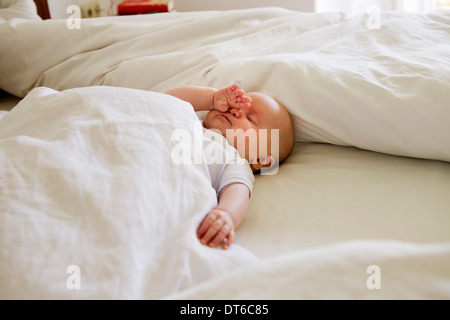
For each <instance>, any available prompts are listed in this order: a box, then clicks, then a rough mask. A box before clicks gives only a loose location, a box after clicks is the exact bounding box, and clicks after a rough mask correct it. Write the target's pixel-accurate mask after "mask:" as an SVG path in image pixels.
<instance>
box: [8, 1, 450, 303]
mask: <svg viewBox="0 0 450 320" xmlns="http://www.w3.org/2000/svg"><path fill="white" fill-rule="evenodd" d="M1 6H2V8H1V9H0V48H1V50H0V89H1V90H2V94H1V98H0V107H1V108H0V177H1V183H0V214H1V218H0V239H1V242H0V297H1V298H2V299H158V300H206V299H218V300H241V299H243V300H246V299H248V300H253V299H256V300H267V299H274V300H281V299H286V300H292V299H293V300H297V299H299V300H300V299H355V300H358V299H443V300H446V299H449V298H450V196H449V195H450V164H449V161H450V138H449V137H450V14H449V13H448V12H437V13H432V14H427V15H417V14H408V13H399V12H383V13H381V16H380V21H381V26H380V28H370V25H369V24H368V23H367V21H368V19H370V17H369V16H368V15H360V16H356V17H351V18H348V17H345V16H344V15H342V14H340V13H321V14H318V13H302V12H296V11H289V10H285V9H280V8H258V9H246V10H235V11H206V12H185V13H181V12H172V13H167V14H155V15H139V16H124V17H105V18H92V19H82V20H81V21H80V25H79V27H76V24H73V23H72V22H73V21H69V20H52V19H48V20H42V19H41V18H40V17H39V15H38V14H37V11H36V7H35V5H34V3H33V2H32V1H19V0H11V1H3V0H2V2H1ZM71 23H72V24H71ZM74 26H75V27H74ZM233 82H238V83H239V84H240V85H241V87H242V88H243V89H245V90H246V91H260V92H264V93H266V94H269V95H272V96H274V97H276V98H277V99H278V100H279V101H280V102H281V103H283V104H284V105H285V106H286V107H287V108H288V110H289V112H290V114H291V117H292V119H293V123H294V126H295V129H296V143H295V147H294V150H293V152H292V154H291V156H290V157H289V158H288V159H287V160H286V161H285V162H284V163H282V164H281V165H280V167H279V168H278V170H277V172H275V173H274V174H268V175H257V176H256V177H255V186H254V190H253V193H252V198H251V202H250V207H249V210H248V213H247V216H246V217H245V219H244V221H243V223H242V224H241V225H240V226H239V228H238V229H237V236H236V240H235V243H234V244H233V245H232V246H231V247H230V249H228V250H222V249H211V248H208V247H206V246H202V245H201V244H200V243H199V241H198V240H197V239H196V237H195V230H196V227H197V226H198V224H199V222H200V221H201V219H202V217H203V216H204V215H205V214H206V212H208V210H210V209H211V208H213V207H214V206H215V204H216V203H217V199H216V195H215V193H214V191H213V190H212V189H211V186H210V183H209V180H208V174H207V171H206V170H205V166H204V164H200V165H189V164H182V165H176V164H175V163H174V162H173V161H170V160H169V159H170V156H171V155H173V154H172V151H173V146H174V141H175V142H176V139H175V140H174V137H173V132H174V131H175V130H177V129H183V130H185V132H187V133H189V134H192V136H194V135H195V130H196V127H195V126H192V125H190V124H191V123H192V121H193V119H195V114H194V112H192V110H191V109H190V108H189V105H186V103H184V102H182V101H180V100H178V99H175V98H173V97H169V96H167V95H165V94H164V92H165V91H167V90H169V89H171V88H174V87H178V86H183V85H202V86H213V87H225V86H228V85H229V84H231V83H233ZM194 152H195V146H194Z"/></svg>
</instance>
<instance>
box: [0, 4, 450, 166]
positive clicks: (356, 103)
mask: <svg viewBox="0 0 450 320" xmlns="http://www.w3.org/2000/svg"><path fill="white" fill-rule="evenodd" d="M375 18H377V19H376V20H373V19H374V17H371V16H368V15H361V16H357V17H354V18H351V19H345V18H344V17H343V15H340V14H338V13H324V14H311V13H300V12H294V11H288V10H282V9H276V8H263V9H251V10H239V11H230V12H193V13H173V14H172V13H170V14H161V15H145V16H134V17H116V18H103V19H83V20H82V21H81V25H80V29H73V30H71V29H69V28H68V26H67V25H68V21H66V20H56V21H55V20H53V21H38V22H36V21H27V20H21V19H13V20H10V21H8V22H4V23H1V24H0V47H1V48H2V50H1V51H0V88H1V89H4V90H5V91H8V92H10V93H12V94H15V95H17V96H21V97H23V96H24V95H25V94H26V93H27V92H29V91H30V90H31V89H32V88H33V87H36V86H47V87H51V88H54V89H58V90H62V89H68V88H73V87H80V86H91V85H112V86H123V87H132V88H138V89H148V90H153V91H165V90H167V89H170V88H173V87H177V86H181V85H195V84H197V85H210V86H216V87H223V86H227V85H229V84H231V83H232V82H235V81H238V82H240V83H241V86H242V87H243V88H244V89H246V90H247V91H253V90H254V91H262V92H265V93H267V94H270V95H272V96H274V97H275V98H277V99H278V100H279V101H281V102H282V103H283V104H285V105H286V106H287V107H288V109H289V110H290V112H291V114H292V115H293V118H294V122H295V127H296V135H297V140H298V141H307V142H308V141H312V142H326V143H332V144H337V145H351V146H356V147H359V148H362V149H368V150H372V151H377V152H384V153H389V154H394V155H400V156H410V157H418V158H426V159H435V160H444V161H450V139H448V137H449V136H450V132H449V130H450V103H449V101H450V50H449V43H450V13H448V12H447V13H446V12H441V13H435V14H429V15H414V14H409V13H394V12H386V13H382V14H381V16H380V17H375ZM378 18H379V19H378ZM378 20H379V21H380V24H379V25H377V24H374V23H371V22H373V21H378ZM69 24H70V21H69ZM378 27H379V28H378Z"/></svg>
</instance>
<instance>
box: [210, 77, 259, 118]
mask: <svg viewBox="0 0 450 320" xmlns="http://www.w3.org/2000/svg"><path fill="white" fill-rule="evenodd" d="M251 102H252V98H250V97H248V96H246V95H245V91H244V90H240V89H239V85H238V84H237V83H235V84H233V85H231V86H229V87H227V88H225V89H220V90H217V91H216V92H215V93H214V97H213V105H212V106H213V108H214V109H215V110H217V111H220V112H227V111H228V109H233V108H237V109H242V108H249V107H250V103H251Z"/></svg>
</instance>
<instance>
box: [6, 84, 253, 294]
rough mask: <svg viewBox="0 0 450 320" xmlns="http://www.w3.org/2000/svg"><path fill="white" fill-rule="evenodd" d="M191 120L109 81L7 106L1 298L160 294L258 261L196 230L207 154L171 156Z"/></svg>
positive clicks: (205, 205)
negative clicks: (205, 239)
mask: <svg viewBox="0 0 450 320" xmlns="http://www.w3.org/2000/svg"><path fill="white" fill-rule="evenodd" d="M196 126H198V128H197V129H198V130H200V132H201V125H200V123H199V121H198V118H197V117H196V115H195V113H194V111H193V110H192V106H190V105H189V104H187V103H185V102H183V101H181V100H179V99H176V98H174V97H171V96H167V95H164V94H159V93H151V92H145V91H140V90H134V89H125V88H109V87H98V88H96V87H92V88H79V89H71V90H67V91H63V92H58V91H55V90H52V89H48V88H37V89H35V90H33V91H32V92H31V93H30V94H29V95H27V97H26V98H25V99H23V100H22V101H21V102H20V103H19V105H18V106H16V107H15V108H14V109H13V110H12V111H10V112H8V113H7V114H6V115H4V116H3V117H2V118H1V119H0V180H1V183H0V214H1V219H0V235H1V242H0V283H1V285H0V298H1V299H11V298H13V299H15V298H19V299H35V298H37V299H73V298H77V299H80V298H81V299H155V298H159V297H162V296H164V295H167V294H172V293H175V292H179V291H181V290H183V289H186V288H188V287H190V286H192V285H194V284H198V283H200V282H202V281H205V280H209V279H211V278H215V277H217V276H220V275H224V274H226V273H228V272H230V271H232V270H233V269H235V268H238V267H242V266H247V265H249V264H252V263H254V262H256V261H258V260H257V259H256V258H255V256H254V255H253V254H252V253H250V252H249V251H247V250H245V249H243V248H241V247H239V246H238V245H232V246H231V248H230V249H229V250H226V251H225V250H221V249H211V248H208V247H206V246H203V245H201V244H200V242H199V241H198V239H197V238H196V229H197V226H198V224H199V223H200V221H201V219H203V217H204V215H205V214H206V213H207V212H208V211H209V210H211V209H212V208H213V207H215V206H216V205H217V199H216V193H215V190H214V189H213V188H212V186H211V179H210V177H209V172H208V169H207V166H206V163H205V162H202V163H199V164H195V165H194V164H191V165H189V164H181V165H176V164H175V163H174V162H173V161H171V152H172V150H173V147H174V145H173V142H172V141H171V135H172V133H173V132H174V130H176V129H183V130H185V132H186V133H189V134H190V135H191V137H194V130H195V128H196ZM195 145H196V144H194V147H195ZM200 146H201V145H200ZM197 149H198V148H197ZM197 149H194V152H195V151H196V150H197ZM197 151H198V150H197ZM200 152H202V150H201V149H200ZM78 285H80V288H79V289H78Z"/></svg>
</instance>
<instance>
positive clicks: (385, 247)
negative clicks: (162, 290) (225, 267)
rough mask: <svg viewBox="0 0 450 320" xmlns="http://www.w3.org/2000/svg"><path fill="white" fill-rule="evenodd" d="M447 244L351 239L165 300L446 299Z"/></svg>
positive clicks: (449, 295) (449, 289)
mask: <svg viewBox="0 0 450 320" xmlns="http://www.w3.org/2000/svg"><path fill="white" fill-rule="evenodd" d="M449 270H450V244H448V243H433V244H420V245H419V244H413V243H404V242H397V241H362V240H361V241H351V242H344V243H338V244H334V245H328V246H323V247H320V248H315V249H309V250H304V251H299V252H296V253H293V254H290V255H285V256H279V257H277V258H275V259H271V260H267V261H264V262H263V263H262V264H258V265H253V266H249V267H248V268H243V269H240V270H237V271H236V272H234V273H232V274H230V275H228V276H226V277H224V278H222V279H219V280H213V281H209V282H206V283H203V284H201V285H198V286H197V287H194V288H190V289H188V290H186V291H185V292H182V293H180V294H175V295H170V296H167V297H165V299H205V300H206V299H213V300H223V299H225V300H226V299H230V298H232V299H237V300H272V299H275V300H277V299H284V300H304V299H333V300H334V299H352V300H363V299H369V300H386V299H394V300H405V299H409V300H436V299H438V300H448V299H450V271H449Z"/></svg>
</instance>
